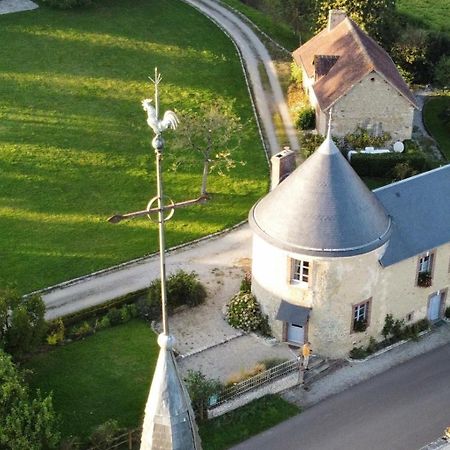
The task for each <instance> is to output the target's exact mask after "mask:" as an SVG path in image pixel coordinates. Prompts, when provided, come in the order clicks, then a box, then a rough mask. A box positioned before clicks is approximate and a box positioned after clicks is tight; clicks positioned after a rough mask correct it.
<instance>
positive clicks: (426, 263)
mask: <svg viewBox="0 0 450 450" xmlns="http://www.w3.org/2000/svg"><path fill="white" fill-rule="evenodd" d="M430 271H431V255H430V254H429V253H427V254H426V255H424V256H421V257H420V258H419V273H423V272H430Z"/></svg>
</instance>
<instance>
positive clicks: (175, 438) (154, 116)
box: [108, 68, 206, 450]
mask: <svg viewBox="0 0 450 450" xmlns="http://www.w3.org/2000/svg"><path fill="white" fill-rule="evenodd" d="M150 80H151V81H152V82H153V84H154V86H155V103H154V105H155V106H153V105H152V100H150V99H145V100H143V101H142V107H143V108H144V111H146V112H147V124H148V126H149V127H150V128H151V129H152V130H153V132H154V133H155V136H154V138H153V140H152V146H153V148H154V149H155V155H156V184H157V195H156V197H153V198H152V199H151V200H150V201H149V202H148V204H147V208H146V209H145V210H142V211H136V212H131V213H127V214H122V215H120V214H118V215H115V216H112V217H110V218H109V219H108V221H109V222H111V223H118V222H120V221H122V220H124V219H132V218H135V217H142V216H145V215H147V216H148V217H149V219H150V220H153V219H152V217H151V214H152V213H156V212H157V213H158V230H159V256H160V271H161V309H162V325H163V332H162V333H161V334H160V335H159V336H158V344H159V346H160V352H159V356H158V362H157V364H156V368H155V372H154V375H153V380H152V384H151V387H150V393H149V396H148V399H147V404H146V407H145V414H144V422H143V427H142V436H141V446H140V450H156V449H158V450H161V449H164V450H166V449H167V450H174V449H181V448H183V449H186V450H201V442H200V437H199V435H198V430H197V426H196V424H195V418H194V413H193V411H192V407H191V404H190V401H189V395H188V394H187V392H186V390H185V388H184V386H183V383H182V381H181V377H180V375H179V372H178V369H177V364H176V361H175V356H174V353H173V344H174V338H173V336H170V334H169V322H168V315H167V287H166V265H165V236H164V223H165V222H166V221H167V220H169V219H170V218H171V217H172V216H173V214H174V212H175V209H176V208H182V207H184V206H188V205H192V204H195V203H200V202H202V201H204V200H206V197H204V196H202V197H199V198H197V199H194V200H187V201H184V202H180V203H174V202H172V201H170V204H169V205H165V204H164V194H163V182H162V170H161V162H162V152H163V149H164V139H163V137H162V133H163V132H164V131H165V130H167V129H168V128H171V129H176V128H177V126H178V123H179V121H178V118H177V116H176V114H175V113H174V112H173V111H166V112H165V113H164V116H163V118H162V120H159V118H158V115H159V102H158V85H159V83H160V82H161V75H160V74H159V73H158V69H156V68H155V77H154V79H152V78H150ZM155 202H157V205H156V207H153V204H154V203H155ZM167 212H168V215H167V217H164V214H165V213H167Z"/></svg>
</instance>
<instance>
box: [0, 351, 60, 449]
mask: <svg viewBox="0 0 450 450" xmlns="http://www.w3.org/2000/svg"><path fill="white" fill-rule="evenodd" d="M57 422H58V421H57V417H56V415H55V412H54V410H53V403H52V397H51V395H49V396H47V397H45V398H43V397H42V396H41V394H40V392H39V391H37V394H36V397H35V398H31V397H30V393H29V389H28V386H27V385H26V384H25V383H24V380H23V377H22V376H21V374H20V373H19V372H18V371H17V369H16V367H15V366H14V364H13V362H12V360H11V357H10V356H9V355H7V354H6V353H4V352H3V351H1V350H0V448H2V449H4V450H50V449H55V448H57V445H58V443H59V439H60V434H59V432H58V431H57Z"/></svg>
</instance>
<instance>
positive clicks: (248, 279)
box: [239, 272, 252, 294]
mask: <svg viewBox="0 0 450 450" xmlns="http://www.w3.org/2000/svg"><path fill="white" fill-rule="evenodd" d="M239 291H240V292H244V293H247V294H250V293H251V292H252V275H251V273H248V272H247V273H246V274H245V275H244V278H243V279H242V281H241V286H240V288H239Z"/></svg>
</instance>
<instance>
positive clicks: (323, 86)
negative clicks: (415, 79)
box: [293, 10, 417, 141]
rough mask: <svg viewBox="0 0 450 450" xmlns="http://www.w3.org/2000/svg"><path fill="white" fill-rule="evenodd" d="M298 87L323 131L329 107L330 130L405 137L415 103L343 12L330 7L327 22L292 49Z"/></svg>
mask: <svg viewBox="0 0 450 450" xmlns="http://www.w3.org/2000/svg"><path fill="white" fill-rule="evenodd" d="M293 58H294V61H295V63H296V64H297V66H298V67H299V68H300V69H301V71H302V74H303V88H304V90H305V92H307V93H308V96H309V99H310V102H311V105H312V106H313V107H314V108H315V111H316V129H317V131H318V132H319V133H320V134H322V135H325V133H326V129H327V121H328V117H329V111H330V108H333V123H332V134H333V135H334V136H344V135H345V134H347V133H352V132H354V131H355V130H356V128H357V127H361V128H363V129H366V130H368V131H370V132H371V133H372V134H374V135H379V134H381V133H382V132H388V133H389V134H390V135H391V137H392V141H397V140H404V139H410V138H411V133H412V127H413V115H414V109H415V108H417V103H416V101H415V98H414V96H413V94H412V93H411V91H410V90H409V88H408V86H407V85H406V83H405V81H404V80H403V79H402V77H401V75H400V74H399V72H398V70H397V68H396V67H395V64H394V63H393V61H392V59H391V58H390V56H389V55H388V54H387V53H386V52H385V51H384V50H383V49H382V48H381V47H380V46H379V45H378V44H377V43H376V42H375V41H374V40H373V39H372V38H370V37H369V36H368V35H367V34H365V33H364V32H363V31H362V30H361V29H360V28H359V27H358V26H357V25H356V24H355V23H354V22H353V21H352V20H351V19H349V18H348V17H347V16H346V14H345V13H344V12H342V11H339V10H332V11H330V14H329V19H328V26H327V28H325V29H324V30H322V31H321V32H320V33H318V34H317V35H316V36H314V37H313V38H312V39H310V40H309V41H308V42H306V43H305V44H304V45H302V46H301V47H299V48H298V49H297V50H295V51H294V53H293Z"/></svg>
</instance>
